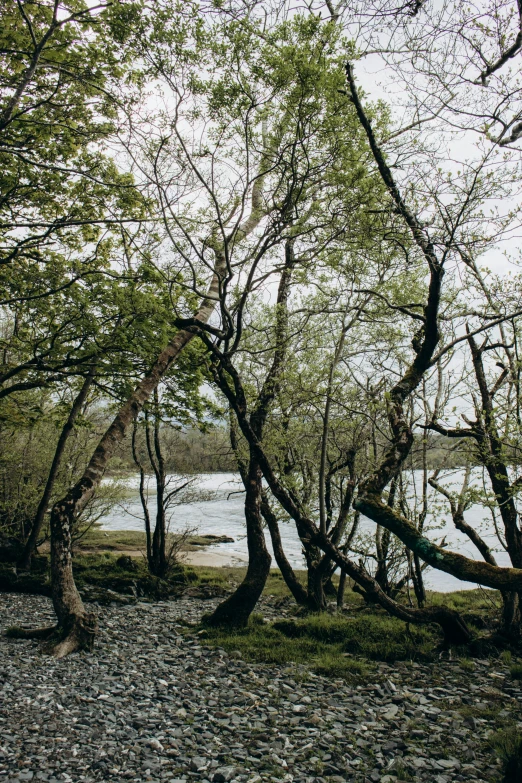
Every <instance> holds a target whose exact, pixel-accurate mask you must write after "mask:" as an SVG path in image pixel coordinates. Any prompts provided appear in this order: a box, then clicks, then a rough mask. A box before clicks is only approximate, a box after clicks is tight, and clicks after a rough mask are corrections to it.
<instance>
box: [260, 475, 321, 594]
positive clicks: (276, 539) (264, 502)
mask: <svg viewBox="0 0 522 783" xmlns="http://www.w3.org/2000/svg"><path fill="white" fill-rule="evenodd" d="M261 513H262V515H263V518H264V520H265V522H266V524H267V527H268V530H269V532H270V538H271V541H272V549H273V550H274V557H275V560H276V563H277V565H278V566H279V570H280V571H281V575H282V577H283V579H284V580H285V583H286V586H287V587H288V589H289V590H290V592H291V593H292V595H293V596H294V598H295V600H296V602H297V603H298V604H299V605H300V606H306V607H309V608H310V602H309V598H308V594H307V592H306V590H305V588H304V587H303V585H302V584H301V582H300V581H299V579H298V578H297V577H296V575H295V573H294V570H293V568H292V566H291V565H290V563H289V562H288V560H287V558H286V555H285V552H284V549H283V542H282V541H281V534H280V532H279V523H278V521H277V517H276V515H275V514H274V512H273V511H272V509H271V508H270V503H269V502H268V498H267V496H266V492H265V491H264V490H263V492H262V493H261Z"/></svg>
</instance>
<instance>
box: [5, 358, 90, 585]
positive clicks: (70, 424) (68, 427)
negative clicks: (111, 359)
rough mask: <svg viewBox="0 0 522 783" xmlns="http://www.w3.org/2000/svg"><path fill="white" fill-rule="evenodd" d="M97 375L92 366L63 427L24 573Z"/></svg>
mask: <svg viewBox="0 0 522 783" xmlns="http://www.w3.org/2000/svg"><path fill="white" fill-rule="evenodd" d="M95 374H96V365H92V366H91V368H90V369H89V372H88V374H87V375H86V377H85V380H84V382H83V384H82V387H81V389H80V391H79V393H78V395H77V397H76V399H75V400H74V402H73V404H72V408H71V410H70V412H69V416H68V417H67V421H66V422H65V424H64V425H63V428H62V431H61V433H60V437H59V438H58V443H57V444H56V451H55V452H54V457H53V461H52V464H51V469H50V471H49V475H48V477H47V482H46V484H45V489H44V492H43V495H42V497H41V499H40V503H39V504H38V508H37V510H36V514H35V517H34V520H33V524H32V527H31V532H30V533H29V537H28V539H27V541H26V543H25V547H24V551H23V553H22V556H21V557H20V560H19V562H18V567H19V568H21V569H22V570H24V571H28V570H29V569H30V568H31V559H32V557H33V555H34V553H35V552H36V546H37V543H38V537H39V535H40V532H41V530H42V526H43V523H44V520H45V514H46V513H47V507H48V505H49V501H50V500H51V496H52V493H53V489H54V484H55V482H56V477H57V475H58V470H59V469H60V465H61V462H62V457H63V454H64V451H65V446H66V445H67V441H68V439H69V435H70V434H71V432H72V431H73V429H74V425H75V422H76V419H77V418H78V416H79V414H80V413H81V411H82V408H83V406H84V404H85V401H86V399H87V395H88V393H89V389H90V388H91V386H92V382H93V380H94V376H95Z"/></svg>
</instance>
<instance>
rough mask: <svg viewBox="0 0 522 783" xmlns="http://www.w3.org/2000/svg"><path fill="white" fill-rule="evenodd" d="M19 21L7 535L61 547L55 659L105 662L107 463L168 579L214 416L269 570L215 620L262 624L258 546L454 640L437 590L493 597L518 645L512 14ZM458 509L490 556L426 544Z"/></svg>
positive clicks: (377, 11) (114, 6) (255, 570)
mask: <svg viewBox="0 0 522 783" xmlns="http://www.w3.org/2000/svg"><path fill="white" fill-rule="evenodd" d="M0 15H1V21H2V25H1V28H0V29H1V32H0V54H1V56H0V84H1V87H2V93H1V95H2V97H1V103H0V162H1V164H2V165H1V168H0V183H1V200H0V233H1V239H0V243H1V244H0V297H1V298H0V351H1V354H0V356H1V366H0V429H1V434H2V441H1V453H0V459H1V466H2V474H1V475H2V481H3V489H2V492H3V495H2V497H3V500H2V506H1V523H2V525H3V528H4V531H5V533H6V534H7V535H10V536H13V535H14V536H17V537H18V538H19V541H20V544H21V551H22V553H21V555H20V556H19V559H18V567H19V568H21V569H29V568H30V567H31V560H32V556H33V554H34V552H35V550H36V547H37V546H38V543H39V541H40V540H41V537H42V534H43V532H44V531H45V530H46V528H47V526H48V527H49V535H50V547H51V576H52V594H53V603H54V608H55V611H56V615H57V626H56V628H52V629H38V631H37V632H36V633H37V635H39V636H40V637H45V636H49V637H50V638H53V639H55V642H56V643H55V646H54V652H55V654H57V655H64V654H67V653H68V652H71V651H72V650H75V649H78V648H82V647H87V648H90V647H91V646H92V644H93V641H94V638H95V635H96V628H97V623H96V617H95V616H94V615H93V614H92V613H91V612H89V611H87V610H86V609H85V607H84V605H83V602H82V600H81V598H80V595H79V593H78V590H77V589H76V585H75V581H74V569H73V559H72V542H73V539H74V535H75V530H76V527H77V525H78V523H79V520H81V519H82V515H86V514H87V515H89V514H90V515H91V517H90V519H93V518H95V517H96V514H97V513H98V512H97V510H96V509H97V508H98V510H99V508H100V503H101V504H103V502H104V501H103V489H102V490H100V488H101V487H103V485H102V484H101V482H102V479H103V477H104V476H106V475H108V471H110V470H111V468H112V469H114V466H115V465H116V464H117V460H118V459H119V460H122V459H124V460H126V464H129V463H131V464H132V465H133V466H134V467H135V468H136V470H137V471H138V472H139V474H140V475H141V477H142V481H143V480H144V478H143V477H144V476H145V475H147V474H148V473H152V474H153V475H154V478H155V482H156V486H157V488H158V494H157V496H158V498H159V499H160V501H161V502H158V503H157V506H156V509H155V512H154V513H153V514H150V513H148V511H147V510H146V508H145V506H144V524H145V527H146V529H147V533H148V556H149V557H148V561H149V566H150V568H151V569H152V570H153V571H154V573H156V574H158V575H159V574H161V573H162V571H163V569H164V568H166V561H165V547H166V513H165V508H167V507H168V504H169V503H170V502H172V498H173V494H172V493H173V492H177V491H178V488H177V487H176V488H172V487H170V488H169V486H168V484H167V478H166V477H167V475H168V473H169V471H170V470H172V465H173V464H174V462H175V459H178V460H179V459H180V458H181V460H182V461H183V459H184V457H183V451H184V450H186V446H187V443H189V442H190V437H188V436H186V435H185V436H184V437H183V436H179V435H178V436H177V437H178V441H177V442H176V441H175V440H173V438H174V434H173V433H174V430H175V429H176V428H177V429H178V430H179V429H183V428H185V430H187V428H189V429H190V428H191V429H190V431H191V432H195V431H196V430H197V428H201V429H205V427H208V422H209V421H210V420H213V419H217V418H221V419H224V420H226V422H227V429H226V430H225V429H220V430H219V433H220V435H219V437H220V438H221V437H222V435H223V433H225V432H226V433H227V437H228V440H229V443H227V444H226V450H225V451H226V452H228V454H229V456H228V457H227V460H228V459H231V458H233V460H234V463H233V464H234V465H235V467H236V469H237V470H238V472H239V473H240V475H241V479H242V482H243V485H244V495H245V519H246V530H247V541H248V550H249V565H248V569H247V573H246V576H245V579H244V581H243V582H242V584H241V585H240V586H239V587H238V589H237V590H236V591H235V592H234V593H233V595H231V596H229V597H228V598H227V599H226V600H225V601H224V602H223V603H222V604H221V605H220V606H219V607H218V608H217V610H216V611H215V613H214V614H213V615H212V617H211V618H209V620H208V622H209V623H211V624H216V625H237V624H245V623H246V622H247V621H248V617H249V616H250V614H251V612H252V610H253V608H254V606H255V604H256V602H257V600H258V598H259V596H260V594H261V592H262V590H263V586H264V584H265V581H266V578H267V575H268V572H269V568H270V564H271V558H270V555H269V554H268V551H267V549H266V544H265V538H264V529H265V527H266V528H267V529H268V531H269V533H270V536H271V539H272V544H273V548H274V553H275V557H276V561H277V565H278V566H279V568H280V570H281V573H282V575H283V577H284V579H285V581H286V582H287V584H288V586H289V587H290V590H291V591H292V594H293V595H294V598H295V599H296V601H297V602H298V603H299V604H303V605H305V606H307V607H309V608H313V609H317V610H321V609H322V608H324V606H325V602H326V598H325V595H326V593H327V592H328V590H331V589H332V588H331V585H332V575H333V573H334V572H335V571H336V570H338V571H339V572H340V574H341V578H340V584H339V588H338V601H339V602H340V603H342V596H343V590H344V585H345V580H346V577H349V578H350V579H351V580H352V581H353V582H354V583H355V584H356V586H357V588H356V589H357V590H359V591H361V592H362V593H363V594H364V596H365V598H366V599H367V600H368V601H371V602H373V603H376V604H378V605H379V606H381V607H382V608H383V609H385V610H386V611H387V612H389V613H390V614H392V615H393V616H395V617H398V618H400V619H402V620H404V621H406V622H410V623H436V624H438V625H439V626H440V627H441V628H442V629H443V631H444V634H445V636H446V639H447V640H448V641H449V642H458V643H462V642H466V641H468V640H469V639H470V638H471V632H470V630H469V628H468V627H467V625H466V623H465V622H464V620H463V619H462V618H461V617H460V616H459V615H458V613H457V612H456V611H455V610H453V609H450V608H449V607H445V606H443V605H437V606H433V605H429V602H428V600H427V596H426V591H425V589H424V584H423V571H424V569H425V568H426V567H427V566H430V567H432V568H437V569H440V570H443V571H445V572H447V573H449V574H452V575H453V576H455V577H457V578H459V579H462V580H464V581H466V582H472V583H477V584H482V585H485V586H488V587H492V588H496V589H498V590H500V592H501V596H502V602H503V613H502V618H501V619H500V628H499V630H500V632H501V633H502V634H504V636H505V637H506V638H509V639H513V638H515V639H516V638H517V637H518V636H519V633H520V621H521V618H520V593H521V591H522V530H521V527H520V515H519V500H518V496H519V492H520V489H521V488H522V473H521V471H520V433H521V388H520V380H521V379H520V372H521V360H520V343H519V337H520V334H519V326H520V318H521V316H522V300H521V295H520V276H519V274H518V267H517V261H518V248H517V246H516V236H517V229H518V226H519V223H520V181H521V180H520V165H521V159H520V144H521V141H520V137H521V136H522V102H521V93H520V84H519V79H518V65H519V58H520V51H521V47H522V11H521V8H520V4H519V3H516V2H508V0H483V1H482V0H481V2H476V3H471V4H469V5H468V4H467V5H466V6H463V5H462V4H460V3H452V2H448V3H443V4H442V5H440V7H439V6H438V5H433V6H432V4H430V3H424V2H400V3H399V2H397V0H395V2H394V1H393V0H379V1H378V2H375V3H358V2H350V3H344V2H339V3H337V4H333V3H330V2H324V3H323V2H319V0H318V2H311V3H308V4H306V7H303V8H302V9H296V8H295V7H294V6H293V4H292V3H287V2H285V0H273V1H272V0H270V2H256V1H255V0H253V2H250V3H242V2H237V3H236V2H235V0H227V1H226V2H219V3H218V2H216V3H214V2H208V3H207V2H193V3H190V2H189V3H183V4H182V5H179V4H177V3H176V2H173V0H159V1H158V2H157V3H154V4H153V5H152V6H151V5H150V4H146V3H144V2H141V1H140V0H137V1H136V2H126V1H124V0H122V1H121V2H116V3H105V2H101V3H99V4H96V5H94V6H93V5H92V4H89V3H84V2H82V0H63V2H59V1H58V0H38V1H37V0H35V1H34V2H30V1H29V0H28V1H27V2H15V1H14V0H7V2H4V3H3V5H2V9H1V11H0ZM372 58H373V59H372ZM375 58H377V60H376V59H375ZM375 62H377V63H379V73H380V74H381V75H382V78H383V79H385V80H387V83H388V90H384V96H385V97H383V98H382V99H378V100H374V99H372V97H371V91H372V88H373V87H374V86H375V83H376V80H377V77H375V76H372V75H371V63H375ZM367 63H369V64H370V65H367ZM379 78H381V77H379ZM365 87H366V88H367V89H368V94H366V92H365V89H364V88H365ZM391 89H393V91H394V92H393V96H394V97H393V99H392V98H390V100H389V102H387V100H386V97H389V96H390V95H391V93H390V90H391ZM514 240H515V241H514ZM508 270H509V273H508ZM191 437H192V436H191ZM213 437H217V435H216V434H215V435H214V436H213ZM179 438H181V439H179ZM194 442H197V436H195V435H194V436H193V443H194ZM176 444H177V445H176ZM129 454H130V455H132V461H131V460H130V456H129ZM122 455H123V456H122ZM174 455H175V456H174ZM169 459H170V462H169ZM198 459H200V460H201V461H202V462H205V460H207V462H206V463H205V464H208V459H209V455H200V457H198ZM212 459H214V458H213V457H212V456H211V455H210V462H211V463H212ZM173 460H174V462H173ZM212 464H213V463H212ZM456 464H458V465H459V466H461V467H462V468H463V470H462V477H461V479H462V480H460V483H459V484H458V486H454V485H453V484H452V483H451V482H449V481H448V479H447V473H446V472H445V468H448V467H454V466H455V465H456ZM228 465H229V462H227V467H228ZM27 466H34V470H33V468H31V469H29V470H28V468H27ZM190 467H191V468H192V471H194V470H196V469H197V465H196V463H195V462H194V463H193V464H192V465H190ZM35 476H36V477H37V478H36V479H35ZM419 476H420V479H419ZM179 491H181V490H179ZM435 497H436V498H438V500H437V501H435V500H434V498H435ZM109 500H110V499H108V498H107V499H106V502H109ZM97 504H98V505H97ZM472 505H473V506H477V505H482V507H483V509H484V519H485V522H484V528H485V532H486V533H488V532H491V531H493V532H494V533H495V535H496V536H497V539H498V548H499V549H504V550H505V551H506V552H507V553H508V555H509V559H510V563H511V566H510V567H501V566H499V565H498V563H497V559H496V554H495V548H492V547H491V546H490V545H489V544H488V541H489V538H487V536H485V535H484V531H483V530H482V529H481V528H480V527H477V526H476V525H472V524H471V523H470V521H469V514H467V512H468V511H469V508H470V507H471V506H472ZM439 506H440V508H443V509H444V513H446V514H448V515H450V516H451V518H452V520H453V522H454V525H455V527H456V529H458V530H459V531H460V532H461V533H463V534H465V535H466V536H467V537H468V538H469V540H470V542H471V543H472V544H473V545H474V547H475V549H476V558H472V557H467V556H464V555H460V554H457V553H455V552H452V551H451V550H450V549H449V548H448V547H447V546H446V545H445V542H444V541H440V540H438V539H437V534H436V531H435V532H430V530H429V525H428V519H429V517H430V515H432V514H433V510H434V508H435V509H436V508H438V507H439ZM362 517H365V518H366V519H368V520H370V521H371V522H372V523H373V525H374V527H373V531H374V532H373V534H372V535H371V536H370V538H369V539H368V537H366V539H365V541H364V550H361V546H362V545H361V538H360V526H361V518H362ZM281 524H292V525H295V528H296V530H297V533H298V535H299V538H300V540H301V543H302V547H303V552H304V555H305V560H306V564H307V569H308V584H307V586H306V587H303V585H301V583H300V582H299V580H298V579H297V578H296V575H295V573H294V572H293V569H292V567H291V565H290V563H289V562H288V559H287V557H286V555H285V552H284V547H283V545H282V542H281V535H280V526H281ZM409 586H411V588H412V591H411V593H410V592H409V591H407V592H406V593H405V592H404V590H405V589H406V588H408V587H409ZM410 594H412V595H414V600H408V599H406V598H405V595H410Z"/></svg>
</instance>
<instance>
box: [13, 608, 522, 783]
mask: <svg viewBox="0 0 522 783" xmlns="http://www.w3.org/2000/svg"><path fill="white" fill-rule="evenodd" d="M219 600H220V599H219V598H218V597H216V598H214V599H204V600H202V599H199V598H195V597H191V596H188V595H184V596H183V597H181V598H179V599H178V600H176V601H165V602H161V603H152V602H148V603H145V602H139V603H130V604H123V605H117V606H109V607H108V608H106V609H105V608H104V609H103V611H102V612H100V632H99V635H98V637H97V640H96V647H95V651H94V653H93V654H88V653H82V654H80V655H74V656H70V657H68V658H66V659H64V660H62V661H56V660H54V659H52V658H46V657H42V656H40V655H39V654H38V645H37V644H36V643H35V642H32V641H27V642H20V641H17V640H12V639H7V638H5V637H1V636H0V744H1V747H0V781H1V780H5V781H6V783H8V782H9V783H16V781H20V780H21V778H20V773H22V774H24V775H28V774H29V773H30V772H31V771H33V772H34V776H33V778H32V779H31V780H32V782H33V783H36V781H41V782H42V783H77V781H80V780H85V782H86V783H109V781H112V782H113V783H124V782H126V781H128V782H129V783H132V781H136V780H138V781H143V783H153V781H154V782H155V783H160V782H161V783H176V781H178V783H179V782H180V781H181V780H183V781H185V783H198V781H199V783H204V782H205V781H207V783H213V781H214V779H215V780H216V783H218V782H219V781H222V783H236V781H237V783H250V782H252V783H276V781H277V782H279V783H283V781H285V783H291V778H292V779H293V780H292V783H312V782H313V781H316V782H318V783H345V781H350V783H364V781H365V780H366V781H367V783H400V778H401V777H402V776H403V772H406V773H407V774H405V775H404V777H407V778H408V779H410V780H412V781H415V783H477V781H478V780H479V779H480V778H484V779H486V778H487V780H488V783H490V782H491V781H492V780H493V779H494V778H495V775H497V776H498V767H497V766H496V765H494V763H493V757H492V755H491V752H490V751H489V749H488V743H487V737H488V734H489V732H491V731H492V730H494V729H495V719H494V718H493V717H489V712H487V711H484V712H480V713H477V714H478V715H480V716H481V718H480V720H478V719H477V720H475V719H474V720H475V723H474V724H473V727H472V725H471V724H470V722H469V721H466V722H465V720H464V716H465V711H467V712H469V711H470V710H468V708H467V707H463V705H462V700H463V698H464V697H466V696H467V695H468V694H471V696H470V703H471V705H472V707H473V705H475V703H476V701H475V700H476V699H478V698H480V703H486V702H487V701H488V699H489V697H488V694H489V693H490V692H491V689H492V687H493V686H492V681H491V678H490V677H491V670H492V667H487V668H486V667H484V668H483V670H481V669H480V667H479V666H478V665H477V666H476V667H475V670H474V671H473V672H472V673H468V672H466V671H464V670H461V669H460V668H457V667H455V666H452V664H451V663H449V662H447V661H443V662H441V663H434V664H429V665H427V664H414V665H412V664H411V663H409V662H400V661H397V662H395V663H394V665H393V668H392V667H390V666H388V665H387V664H377V665H375V669H373V668H371V669H370V672H371V674H370V676H369V679H368V678H366V677H359V678H358V679H357V680H356V682H354V683H351V682H346V681H343V680H341V679H329V678H326V677H322V676H318V675H316V674H314V673H313V672H312V671H309V670H308V669H307V668H306V667H304V666H300V667H298V666H296V665H293V664H286V665H284V666H278V665H267V664H262V663H250V662H248V661H244V660H243V659H242V656H241V654H240V653H239V652H236V653H232V654H231V655H230V656H229V655H227V653H226V652H225V651H224V650H223V649H221V648H216V647H213V646H212V637H211V635H210V638H209V637H206V636H205V635H204V634H200V633H199V632H198V630H197V629H196V630H192V631H190V630H189V628H188V627H187V626H189V627H190V626H196V625H197V624H198V623H199V621H200V618H201V616H202V614H203V613H208V611H209V604H210V608H211V609H212V608H213V607H214V606H215V605H217V603H218V602H219ZM276 603H277V604H278V605H276ZM258 609H259V611H260V612H262V614H263V615H264V616H265V617H267V618H269V619H278V620H279V621H282V620H284V621H285V622H288V621H289V620H291V619H292V617H291V612H293V607H292V605H291V603H289V602H288V601H283V602H279V601H277V602H276V601H275V600H273V599H267V598H266V597H263V598H262V599H261V601H260V604H259V607H258ZM285 613H286V614H285ZM36 616H37V617H38V618H39V621H40V622H41V623H42V624H50V623H51V622H52V619H53V616H54V615H53V610H52V606H51V604H50V602H49V601H48V599H46V598H43V597H41V596H29V595H21V594H3V593H0V617H1V618H2V620H3V622H4V625H7V624H12V623H18V624H21V625H34V618H35V617H36ZM0 632H1V629H0ZM496 665H497V664H496V663H495V666H496ZM498 665H499V666H500V664H498ZM373 666H374V665H373V664H371V667H373ZM504 668H505V667H504ZM503 671H504V669H503ZM302 675H305V676H302ZM392 676H393V678H394V679H393V680H391V679H390V677H392ZM377 677H378V678H379V684H377V686H376V684H375V681H374V680H375V679H376V678H377ZM387 679H389V682H393V683H394V685H395V687H396V689H397V690H396V692H393V688H391V687H388V685H387V684H386V680H387ZM403 682H404V683H408V687H409V692H408V694H406V693H405V690H404V689H403V688H402V686H401V685H400V684H399V683H403ZM494 688H495V689H496V690H495V693H496V696H495V699H497V700H498V701H500V703H501V704H502V708H503V709H505V710H509V711H510V716H509V719H510V721H511V720H512V721H513V722H514V723H517V722H520V718H521V707H520V694H521V691H520V688H519V687H518V684H514V683H513V682H511V681H506V680H505V678H504V675H503V677H502V679H501V680H499V681H498V682H496V681H495V683H494ZM421 696H422V697H423V700H424V701H425V702H426V704H421V703H420V702H421V699H420V697H421ZM414 702H416V704H415V706H414V707H413V704H414ZM435 705H437V706H435ZM412 707H413V708H412ZM414 709H415V710H418V714H417V713H416V714H415V715H414ZM403 710H404V711H405V712H404V714H403ZM461 710H462V712H461ZM384 715H388V716H389V720H390V721H393V723H389V722H388V720H385V719H384V718H383V716H384ZM432 719H433V722H432ZM410 727H412V728H413V730H411V729H410ZM442 757H444V758H442ZM414 760H415V761H416V763H414ZM468 760H469V761H473V766H471V765H469V764H468V766H465V762H467V761H468ZM441 762H446V766H444V763H442V764H441ZM459 764H460V765H461V766H460V767H459V766H458V765H459ZM389 765H390V766H389ZM28 779H30V778H28Z"/></svg>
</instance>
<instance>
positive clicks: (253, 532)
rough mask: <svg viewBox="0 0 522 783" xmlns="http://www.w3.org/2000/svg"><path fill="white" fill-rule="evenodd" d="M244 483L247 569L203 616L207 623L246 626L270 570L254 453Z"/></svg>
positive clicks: (270, 560)
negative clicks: (212, 609)
mask: <svg viewBox="0 0 522 783" xmlns="http://www.w3.org/2000/svg"><path fill="white" fill-rule="evenodd" d="M244 484H245V489H246V498H245V517H246V523H247V543H248V568H247V573H246V576H245V578H244V579H243V581H242V583H241V584H240V585H239V587H238V588H237V590H235V592H234V593H233V594H232V595H231V596H229V597H228V598H227V599H226V600H225V601H223V602H222V603H221V604H220V605H219V606H218V607H217V608H216V610H215V611H214V612H213V614H212V615H211V616H210V617H208V618H206V620H205V623H206V624H207V625H210V626H221V625H225V626H228V627H238V628H242V627H244V626H246V625H247V623H248V618H249V617H250V615H251V614H252V612H253V611H254V608H255V606H256V604H257V602H258V601H259V599H260V597H261V594H262V592H263V590H264V587H265V584H266V580H267V577H268V574H269V573H270V563H271V562H272V558H271V557H270V554H269V552H268V550H267V548H266V544H265V534H264V531H263V524H262V520H261V493H262V483H261V471H260V469H259V465H258V463H257V461H256V460H255V458H254V457H251V458H250V462H249V466H248V474H247V476H246V477H245V481H244Z"/></svg>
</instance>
